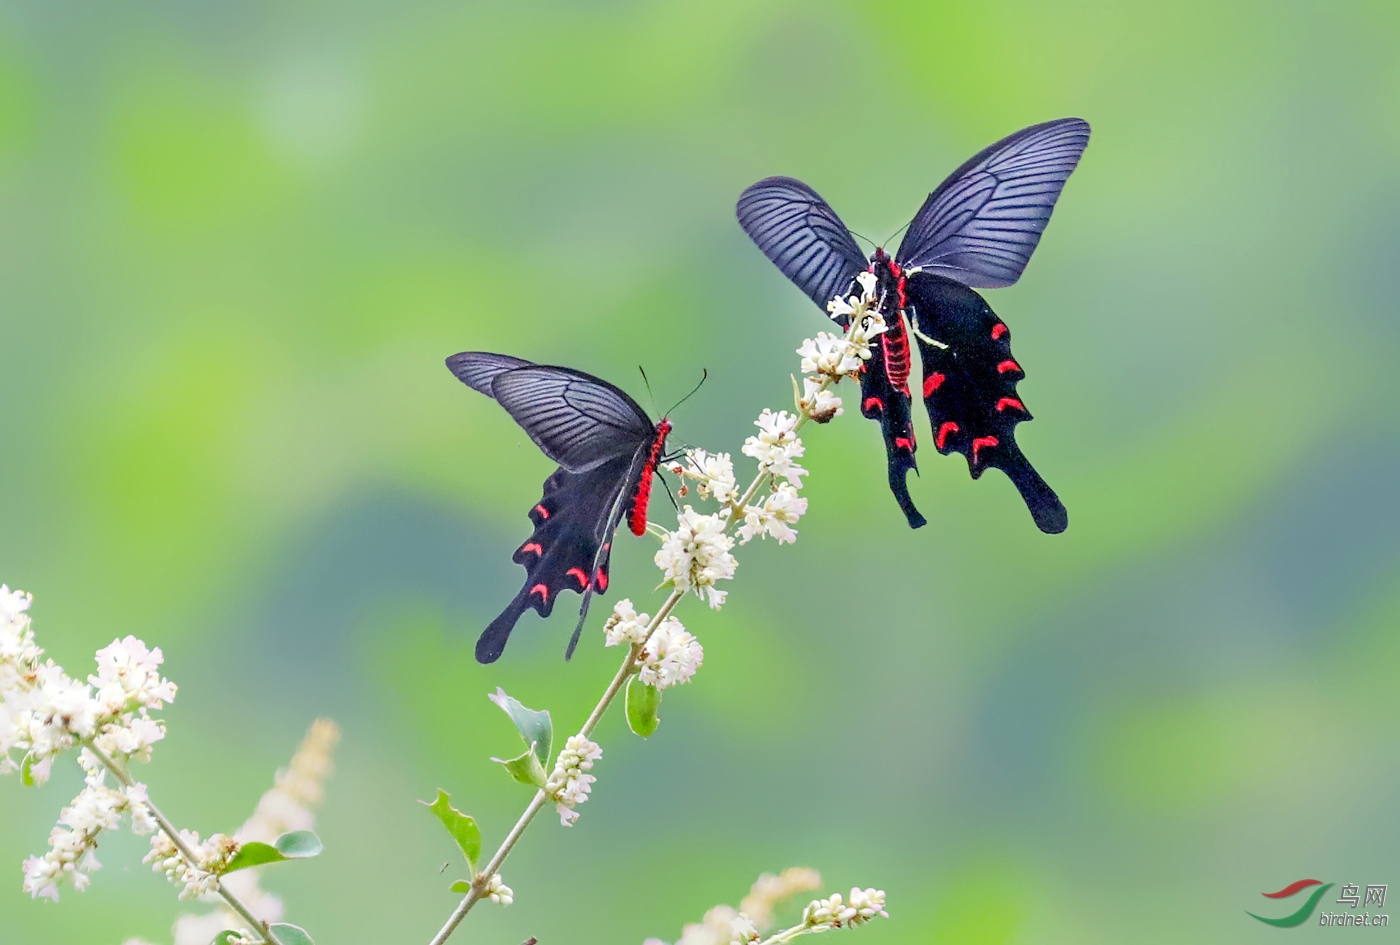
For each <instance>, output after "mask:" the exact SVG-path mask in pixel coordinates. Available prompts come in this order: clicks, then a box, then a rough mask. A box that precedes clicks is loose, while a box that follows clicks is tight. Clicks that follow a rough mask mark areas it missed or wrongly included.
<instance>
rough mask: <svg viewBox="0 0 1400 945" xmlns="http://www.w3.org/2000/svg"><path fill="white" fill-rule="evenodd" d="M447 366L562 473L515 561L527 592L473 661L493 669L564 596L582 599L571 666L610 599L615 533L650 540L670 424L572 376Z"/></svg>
mask: <svg viewBox="0 0 1400 945" xmlns="http://www.w3.org/2000/svg"><path fill="white" fill-rule="evenodd" d="M447 366H448V368H449V369H450V370H451V371H452V373H453V374H455V375H457V378H458V380H460V381H461V382H462V383H463V384H466V385H467V386H468V387H470V388H472V389H473V390H476V391H480V392H481V393H483V394H485V395H486V396H487V397H491V398H494V399H495V401H496V402H497V403H499V404H500V405H501V406H502V407H504V408H506V412H507V413H509V414H510V415H511V417H512V418H514V420H515V422H516V423H518V424H520V426H521V427H522V428H523V429H524V430H525V432H526V433H527V434H529V436H530V439H532V440H534V441H535V445H536V446H538V447H539V448H540V449H541V450H542V451H543V452H544V455H546V456H548V457H549V458H550V459H552V460H554V461H555V462H556V463H558V464H559V468H558V469H556V470H555V471H554V474H553V475H551V476H550V477H549V478H548V479H546V480H545V482H544V497H543V498H541V499H540V501H539V503H538V504H537V505H536V506H535V507H534V508H533V509H531V510H530V521H531V522H533V523H534V525H535V531H534V534H532V535H531V536H530V539H529V540H528V541H526V542H525V544H523V545H521V546H520V547H519V548H518V549H516V552H515V556H514V559H513V560H514V561H515V563H516V564H520V565H524V567H525V571H526V578H525V586H524V587H522V588H521V589H520V593H519V594H516V595H515V599H514V600H513V601H511V602H510V604H509V605H508V606H507V607H506V609H505V610H503V611H502V612H501V615H500V616H499V617H497V618H496V619H495V620H493V621H491V625H490V626H488V627H487V628H486V630H485V631H484V632H483V633H482V634H481V638H480V639H478V640H477V641H476V658H477V660H478V661H480V662H482V663H493V662H495V661H496V659H497V658H499V657H500V655H501V651H502V650H504V649H505V646H506V640H507V639H508V638H509V637H510V632H511V630H512V629H514V628H515V622H516V621H517V620H519V619H520V615H521V614H523V613H524V612H525V609H526V608H527V607H533V608H534V609H535V611H536V612H538V613H539V615H540V616H541V617H548V616H549V613H550V611H551V610H553V609H554V601H555V598H556V597H557V596H558V595H559V592H560V591H565V590H569V591H574V592H575V593H580V594H582V595H583V607H582V608H581V609H580V610H579V620H578V626H577V627H575V628H574V635H573V638H572V639H571V640H570V641H569V649H568V653H567V654H566V657H565V658H567V657H569V656H572V655H573V652H574V647H575V646H577V645H578V638H579V634H580V633H581V632H582V630H583V621H584V618H585V617H587V615H588V604H589V601H590V600H591V599H592V596H593V593H594V592H595V591H596V592H597V593H599V594H602V593H604V592H605V591H607V589H608V558H609V553H610V551H611V549H612V539H613V532H614V531H615V530H616V529H617V525H618V523H619V522H621V521H622V519H623V518H624V516H625V517H627V519H628V521H629V523H630V525H631V528H632V531H633V532H634V533H635V534H637V535H641V534H644V533H645V532H646V522H647V502H648V500H649V499H650V498H651V477H652V473H653V472H655V470H656V466H657V463H658V462H661V461H663V460H662V453H663V451H664V450H665V448H666V435H667V434H668V433H670V432H671V421H669V420H665V419H663V420H662V421H661V422H660V423H656V424H653V423H652V422H651V419H650V418H649V417H647V415H646V412H645V411H644V410H642V408H641V407H639V406H637V402H636V401H634V400H633V399H632V398H631V397H628V396H627V395H626V394H624V393H623V392H622V391H620V390H618V389H617V388H616V387H614V386H613V385H611V384H609V383H608V382H607V381H604V380H600V379H599V378H596V377H594V376H592V375H591V374H585V373H583V372H582V371H575V370H573V369H571V368H564V367H550V366H548V365H543V364H532V363H530V362H529V361H524V360H521V359H520V358H512V357H510V356H508V355H504V354H487V353H485V352H482V351H464V352H462V353H461V354H454V355H453V356H452V357H450V358H448V359H447Z"/></svg>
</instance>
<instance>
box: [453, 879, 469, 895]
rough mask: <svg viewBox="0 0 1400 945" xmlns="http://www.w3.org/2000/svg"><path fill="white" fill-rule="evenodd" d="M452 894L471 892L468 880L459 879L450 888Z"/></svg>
mask: <svg viewBox="0 0 1400 945" xmlns="http://www.w3.org/2000/svg"><path fill="white" fill-rule="evenodd" d="M451 891H452V892H457V893H469V892H471V891H472V883H471V880H469V879H459V880H457V882H455V883H453V884H452V886H451Z"/></svg>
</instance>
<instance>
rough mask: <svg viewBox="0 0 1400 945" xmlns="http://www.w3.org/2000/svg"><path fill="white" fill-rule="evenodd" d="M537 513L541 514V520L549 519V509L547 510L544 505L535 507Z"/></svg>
mask: <svg viewBox="0 0 1400 945" xmlns="http://www.w3.org/2000/svg"><path fill="white" fill-rule="evenodd" d="M535 511H536V512H538V513H540V518H549V509H547V508H545V507H544V506H543V505H537V506H535Z"/></svg>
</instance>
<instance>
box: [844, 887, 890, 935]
mask: <svg viewBox="0 0 1400 945" xmlns="http://www.w3.org/2000/svg"><path fill="white" fill-rule="evenodd" d="M851 908H852V909H854V910H855V912H856V914H855V915H853V916H851V917H850V918H849V919H847V920H846V923H847V925H849V926H851V927H855V926H857V925H864V924H865V923H866V922H869V921H870V920H871V919H873V918H875V917H876V916H879V917H880V918H882V919H888V918H889V917H890V914H889V913H888V912H886V911H885V891H884V890H883V889H860V888H858V887H856V886H852V887H851Z"/></svg>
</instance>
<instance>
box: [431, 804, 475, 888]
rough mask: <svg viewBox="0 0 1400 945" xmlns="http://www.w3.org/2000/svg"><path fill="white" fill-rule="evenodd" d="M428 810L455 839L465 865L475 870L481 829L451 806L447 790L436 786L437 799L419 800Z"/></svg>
mask: <svg viewBox="0 0 1400 945" xmlns="http://www.w3.org/2000/svg"><path fill="white" fill-rule="evenodd" d="M418 803H420V804H422V805H423V806H424V807H426V808H428V810H430V811H432V812H433V813H434V814H436V815H437V819H438V820H440V821H442V825H443V826H444V827H446V828H447V832H448V833H450V834H452V839H453V840H456V841H457V847H458V848H459V849H460V850H461V851H462V855H463V856H465V857H466V858H467V865H468V866H470V867H471V868H472V872H473V873H475V872H476V861H477V858H478V857H480V856H481V831H480V830H478V829H477V828H476V821H475V820H472V819H471V818H470V817H468V816H467V815H466V814H464V813H462V812H461V811H459V810H458V809H457V808H455V807H453V806H452V798H450V797H448V796H447V792H446V791H444V790H442V788H438V795H437V800H435V801H433V802H432V803H431V804H429V803H428V802H427V801H419V802H418Z"/></svg>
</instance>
